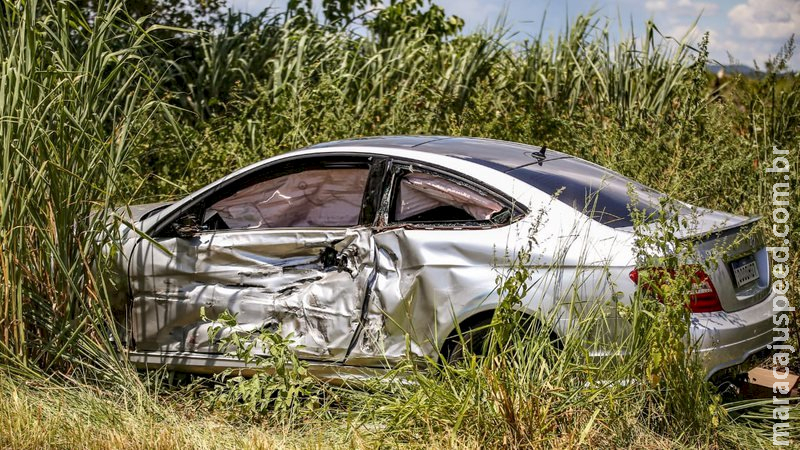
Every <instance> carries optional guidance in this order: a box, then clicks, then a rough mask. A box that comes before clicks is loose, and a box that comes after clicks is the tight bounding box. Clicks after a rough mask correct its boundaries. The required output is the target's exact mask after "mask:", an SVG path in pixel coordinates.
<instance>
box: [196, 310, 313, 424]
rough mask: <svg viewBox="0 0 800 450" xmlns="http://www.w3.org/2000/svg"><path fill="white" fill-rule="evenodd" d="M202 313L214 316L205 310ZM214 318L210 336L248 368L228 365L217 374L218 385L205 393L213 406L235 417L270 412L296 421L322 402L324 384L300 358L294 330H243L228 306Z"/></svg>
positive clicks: (226, 352)
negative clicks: (294, 344) (287, 332)
mask: <svg viewBox="0 0 800 450" xmlns="http://www.w3.org/2000/svg"><path fill="white" fill-rule="evenodd" d="M201 315H202V317H203V320H207V321H209V320H210V319H208V317H206V315H205V311H204V310H201ZM211 322H212V323H213V324H214V325H213V326H212V327H211V328H210V329H209V339H211V341H212V342H215V343H216V344H217V346H218V347H219V349H220V351H223V352H225V355H226V356H231V357H234V358H236V359H237V360H238V361H241V362H242V363H243V364H244V365H245V367H246V369H244V370H246V371H247V372H249V373H248V374H247V376H245V374H242V370H241V369H228V370H226V371H224V372H221V373H219V374H217V375H215V376H214V379H215V380H216V383H215V384H214V387H213V389H212V390H210V391H208V392H205V393H204V394H203V395H204V397H205V400H206V402H207V403H208V404H209V405H210V407H211V409H212V410H214V409H220V410H224V411H226V412H227V413H229V414H232V415H233V416H234V417H259V416H264V415H269V416H271V417H272V418H273V419H274V420H275V421H278V422H285V423H292V422H293V421H295V420H297V419H298V418H302V417H303V415H309V414H310V413H313V411H314V409H315V408H318V407H319V406H320V402H321V397H320V395H319V392H320V384H319V382H318V381H317V380H316V379H314V378H312V377H311V376H310V375H309V374H308V368H307V364H306V363H305V362H303V361H300V360H299V359H298V358H297V354H296V353H295V352H294V349H293V348H292V347H291V343H292V336H291V335H290V336H288V337H283V336H281V335H280V334H279V333H278V332H276V331H271V330H266V329H261V330H257V331H247V332H241V331H239V330H237V329H236V326H237V322H236V317H235V316H234V315H232V314H231V313H230V312H228V311H225V312H223V313H222V314H220V315H219V317H217V318H215V319H214V320H211ZM223 334H224V336H221V335H223Z"/></svg>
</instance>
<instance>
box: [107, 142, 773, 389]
mask: <svg viewBox="0 0 800 450" xmlns="http://www.w3.org/2000/svg"><path fill="white" fill-rule="evenodd" d="M570 158H572V157H570V156H568V155H565V154H563V153H558V152H552V151H549V152H548V153H546V152H545V150H543V149H541V148H539V147H532V146H526V145H522V144H514V143H506V142H500V141H491V140H484V139H467V138H447V137H427V136H421V137H414V136H402V137H388V138H372V139H365V140H350V141H340V142H334V143H327V144H321V145H319V146H315V147H312V148H309V149H303V150H299V151H295V152H290V153H287V154H284V155H280V156H277V157H274V158H270V159H268V160H265V161H262V162H260V163H257V164H254V165H251V166H248V167H246V168H244V169H242V170H239V171H237V172H235V173H233V174H231V175H229V176H227V177H225V178H223V179H221V180H218V181H216V182H214V183H212V184H210V185H208V186H206V187H205V188H202V189H200V190H198V191H197V192H194V193H192V194H190V195H189V196H187V197H186V198H184V199H182V200H179V201H177V202H175V203H172V204H169V205H164V204H161V205H158V207H157V208H156V207H155V206H153V208H152V209H151V210H150V211H147V210H146V209H147V208H131V210H132V211H133V212H135V214H136V215H137V217H134V218H133V220H135V222H134V225H135V227H136V228H137V229H138V230H137V231H136V232H134V231H132V230H127V231H126V232H127V235H126V239H125V240H124V241H123V249H124V251H123V252H122V255H123V258H122V260H120V267H121V270H123V271H125V272H126V273H127V275H128V277H127V278H128V292H127V304H126V310H127V314H126V319H125V320H126V326H127V328H128V330H127V331H128V333H127V336H128V339H127V342H126V344H127V346H128V355H129V358H130V360H131V361H133V362H134V363H136V364H138V365H141V366H148V367H150V366H164V365H166V366H168V367H170V368H173V369H176V370H186V371H193V372H206V373H207V372H216V371H219V370H224V369H225V368H229V367H238V366H239V365H240V363H239V362H237V361H235V360H232V359H231V358H230V357H228V356H226V355H224V354H223V353H222V352H221V351H220V350H219V348H218V346H217V345H216V344H217V343H216V342H212V341H211V340H210V337H209V326H210V325H209V322H208V319H213V318H215V317H217V316H218V315H219V314H221V313H222V312H223V311H229V312H231V313H233V314H235V315H236V319H237V325H236V326H235V327H229V328H228V329H224V330H223V331H222V334H221V335H220V336H217V337H216V339H217V340H218V339H219V338H221V337H224V336H225V334H229V333H238V332H246V331H256V330H264V329H266V330H274V331H277V332H279V333H281V334H282V335H283V336H285V337H287V338H290V340H291V341H292V342H293V349H294V351H295V352H296V353H297V355H298V356H299V357H300V358H301V359H304V360H306V361H307V362H308V363H309V367H310V370H311V372H312V373H314V374H315V375H317V376H319V377H321V378H326V379H343V378H347V377H351V376H354V377H358V376H372V375H374V374H375V370H381V369H385V368H390V367H392V366H394V365H396V364H398V363H400V362H402V361H405V360H407V359H408V358H412V359H419V360H423V359H425V358H435V357H436V356H437V354H438V352H439V351H440V350H441V349H442V347H443V345H444V343H445V341H446V340H447V338H448V337H450V336H452V335H453V332H454V330H455V329H456V328H457V327H458V326H459V324H463V323H465V322H467V321H468V320H470V318H473V317H476V316H477V315H480V314H491V313H492V312H493V311H494V310H495V309H496V308H497V306H498V304H499V302H500V299H499V298H498V295H497V293H496V289H495V286H496V282H497V277H498V275H500V274H502V273H504V271H505V270H506V269H507V268H508V267H509V265H510V264H511V259H512V257H511V256H510V255H516V254H517V252H518V251H519V250H520V249H521V248H522V246H523V245H526V243H527V242H528V238H529V236H530V233H531V230H534V229H535V239H536V242H537V245H536V251H535V254H534V255H533V258H532V259H531V262H530V264H531V266H532V268H533V271H532V273H533V274H534V275H533V277H534V278H535V279H534V280H532V283H531V286H532V289H531V290H530V292H528V295H527V297H526V298H525V299H523V302H522V304H521V305H519V309H521V310H522V311H524V312H529V313H535V312H553V313H555V314H556V315H557V316H558V320H557V321H556V328H557V329H555V330H553V332H554V333H555V334H557V335H558V334H563V333H565V332H566V330H567V329H568V328H569V327H570V326H573V325H574V324H575V323H578V322H580V318H581V315H582V314H583V313H584V311H585V309H586V308H589V307H595V306H597V305H600V307H601V308H603V310H604V312H605V314H604V316H605V317H606V321H605V322H604V323H603V324H602V326H600V325H601V324H598V327H597V328H598V331H597V336H598V337H599V341H602V340H603V339H615V336H618V335H620V334H624V333H625V332H626V331H627V329H628V324H626V322H625V320H623V319H622V318H621V317H620V315H619V313H618V308H617V307H618V305H619V303H620V302H622V303H625V302H628V301H629V300H630V298H631V297H632V295H633V293H634V291H635V289H636V286H635V285H634V284H633V283H631V280H630V279H629V277H628V274H629V273H630V271H631V270H632V269H633V268H634V267H635V263H636V261H635V253H634V250H633V234H632V230H631V229H629V228H626V227H625V226H624V225H625V223H624V220H623V221H618V222H614V220H619V218H618V217H616V216H612V215H610V213H607V214H606V215H605V216H598V215H596V214H594V213H592V214H588V215H587V214H585V213H582V212H581V211H579V210H576V208H575V205H574V204H573V205H570V204H568V203H565V202H564V201H557V200H554V195H553V193H552V192H547V191H546V189H544V190H543V189H540V188H537V186H536V185H535V184H532V182H531V181H530V179H531V178H532V177H541V176H547V175H548V174H547V173H546V172H543V171H544V170H545V169H546V168H547V167H548V164H552V167H556V166H557V165H558V164H560V165H561V166H564V167H572V166H570V164H572V165H574V163H572V162H570V161H566V162H565V161H564V160H568V159H570ZM573 159H574V158H573ZM557 161H561V162H557ZM586 164H589V163H586ZM526 167H529V168H530V169H531V170H528V171H527V172H526V171H525V170H526ZM578 167H580V165H578ZM597 167H599V166H592V167H590V169H591V170H598V169H597ZM569 170H571V169H569ZM604 170H605V169H604ZM542 174H544V175H542ZM565 176H571V177H573V178H580V177H578V176H576V175H569V174H567V175H563V176H562V178H559V179H555V181H553V182H552V183H555V184H559V183H570V182H571V181H570V180H569V179H566V178H563V177H565ZM564 179H566V180H567V181H563V180H564ZM552 183H551V184H552ZM642 189H644V188H642ZM643 192H644V191H643ZM645 193H646V194H649V193H650V192H649V191H647V192H645ZM609 195H613V193H612V194H609ZM359 199H360V201H359ZM608 201H609V203H610V204H613V202H614V201H616V199H615V198H614V197H613V196H611V197H608ZM612 206H613V205H612ZM609 209H610V210H613V208H612V207H609ZM726 217H728V218H732V220H734V221H737V220H740V219H741V218H739V217H738V216H726ZM146 236H147V237H146ZM720 276H721V275H720ZM767 276H768V275H767ZM763 282H764V280H761V281H759V283H761V284H763ZM761 284H758V286H760V285H761ZM753 286H756V285H755V284H753V285H750V286H749V287H748V288H747V289H750V290H753V289H756V288H754V287H753ZM749 305H750V304H748V306H749ZM759 305H761V303H759ZM759 307H760V306H759ZM740 309H741V310H740V311H737V314H739V315H738V316H737V319H738V320H741V321H744V322H746V323H749V324H750V325H748V326H750V329H754V330H761V329H762V328H763V327H762V326H761V325H762V324H761V322H762V321H763V318H761V317H760V316H759V318H757V319H751V318H750V317H748V316H747V309H746V308H740ZM759 311H760V309H759ZM203 313H204V314H205V317H204V316H203ZM699 316H702V315H699ZM721 318H722V316H719V315H718V316H715V319H716V320H720V319H721ZM710 320H711V317H699V318H697V320H696V321H695V324H696V326H695V328H693V333H695V332H696V333H697V335H696V336H694V335H693V337H696V338H697V339H705V338H704V336H707V335H708V336H710V335H714V336H725V340H727V342H722V343H720V342H719V341H714V342H709V344H708V345H707V346H706V347H704V349H703V354H704V355H707V356H708V362H707V366H708V367H709V369H710V370H713V371H716V370H720V369H721V368H724V367H726V365H732V364H734V363H736V361H738V360H740V359H742V355H744V354H746V353H748V352H754V351H756V350H757V349H760V348H763V346H765V345H766V344H767V343H768V342H766V341H765V339H766V338H765V337H763V336H761V335H759V336H756V337H753V336H740V335H739V334H737V333H736V330H734V329H728V330H723V331H719V330H714V329H711V330H709V329H710V327H711V325H710V324H711V322H710ZM753 320H755V321H756V322H753ZM751 322H752V323H751ZM704 342H705V341H704ZM730 344H736V345H738V347H736V346H734V347H735V348H736V351H735V352H731V351H728V352H727V353H725V352H723V353H719V352H715V351H713V346H720V345H722V346H725V345H727V347H726V348H728V349H730V348H732V347H731V345H730ZM704 345H705V344H704ZM719 355H722V356H719ZM723 359H724V360H723Z"/></svg>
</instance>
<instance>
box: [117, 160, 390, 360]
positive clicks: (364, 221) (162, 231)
mask: <svg viewBox="0 0 800 450" xmlns="http://www.w3.org/2000/svg"><path fill="white" fill-rule="evenodd" d="M342 158H344V159H345V160H347V161H345V162H342V161H337V159H342ZM355 162H357V163H360V164H366V165H367V166H368V168H369V173H368V175H367V182H366V186H365V191H364V195H363V197H362V203H361V211H360V214H359V220H358V224H357V225H355V226H353V227H348V228H368V229H369V230H370V231H371V232H374V228H373V226H374V223H375V218H376V215H377V211H378V210H379V207H380V201H381V200H382V198H383V195H382V194H383V183H384V178H385V175H386V173H387V170H388V166H389V158H388V157H386V156H383V155H379V154H366V153H361V152H359V153H349V152H333V153H328V152H326V153H324V154H303V155H298V156H296V157H287V158H282V159H280V160H277V161H275V162H274V163H271V164H270V163H267V164H261V165H258V166H256V167H253V168H252V169H250V170H247V169H245V170H243V171H240V172H239V173H235V174H234V175H232V176H230V177H229V178H228V179H223V180H221V181H220V182H217V183H213V184H212V185H211V186H209V187H208V188H206V189H203V190H200V191H197V192H196V193H194V194H191V195H190V196H189V198H187V199H186V200H185V201H184V202H183V204H181V205H179V206H178V207H177V208H176V209H175V210H173V211H171V212H170V213H169V214H168V215H165V216H164V217H162V218H160V219H159V220H158V222H157V223H155V224H154V225H153V226H152V227H150V230H149V234H150V235H151V236H152V237H150V238H145V237H144V236H140V237H139V238H138V241H137V242H136V244H134V246H133V248H132V251H131V255H134V254H135V253H136V249H137V248H138V247H139V245H141V242H142V241H143V240H145V239H146V240H153V241H156V240H158V239H162V238H167V237H175V234H174V232H173V231H172V230H169V228H170V226H171V225H172V224H174V223H176V221H178V220H180V218H181V217H183V216H185V215H186V214H189V213H191V212H196V211H198V210H199V211H204V210H205V209H206V208H208V206H210V205H211V204H213V201H215V200H216V199H219V198H222V197H224V196H225V195H229V194H230V193H231V192H235V191H237V190H239V189H243V188H244V187H246V186H251V185H253V184H255V183H258V182H259V181H261V180H265V179H268V178H272V177H274V176H276V175H275V174H274V172H275V168H276V167H280V168H282V169H283V171H287V169H288V168H289V167H290V166H292V165H299V166H301V169H300V170H303V169H302V167H306V166H311V165H314V164H319V163H321V165H323V166H325V167H345V166H348V165H352V164H354V163H355ZM278 176H279V175H278ZM286 229H287V230H288V229H290V228H286ZM276 230H277V228H276ZM370 245H372V244H370ZM372 272H373V273H372V274H371V276H370V277H368V278H367V282H368V283H370V280H371V279H373V276H372V275H374V267H373V268H372ZM133 276H134V275H133V273H132V271H131V270H129V271H128V277H129V286H131V282H132V281H133V280H132V279H131V278H132V277H133ZM370 291H371V286H370V285H367V286H366V287H365V296H364V299H363V301H362V303H361V304H360V307H361V316H362V317H363V315H364V314H363V311H364V310H365V309H366V307H367V305H368V302H369V297H370V295H369V294H370ZM130 294H131V295H129V302H128V312H129V314H128V320H127V322H128V323H127V328H128V330H129V340H128V342H131V343H132V344H134V345H135V343H134V342H133V339H131V338H132V333H133V330H134V326H133V323H132V317H133V316H132V313H133V312H132V310H131V308H132V306H133V292H132V289H131V290H130ZM361 326H362V323H361V321H359V323H358V325H357V328H356V330H355V332H354V333H353V335H352V337H351V342H350V344H349V346H348V349H347V352H348V353H349V352H350V351H351V350H352V347H353V344H354V341H355V338H356V337H357V336H358V335H359V333H360V329H361ZM163 353H165V354H169V353H173V354H174V353H176V352H163ZM192 354H193V355H196V356H200V357H201V358H200V359H204V360H206V362H205V363H204V365H207V360H208V359H213V358H219V357H220V356H221V355H220V354H215V353H192ZM345 357H346V355H345Z"/></svg>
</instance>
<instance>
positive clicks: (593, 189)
mask: <svg viewBox="0 0 800 450" xmlns="http://www.w3.org/2000/svg"><path fill="white" fill-rule="evenodd" d="M508 174H509V175H511V176H513V177H515V178H517V179H520V180H522V181H525V182H526V183H528V184H530V185H531V186H533V187H535V188H537V189H539V190H541V191H542V192H545V193H547V194H549V195H553V196H555V197H556V198H557V199H558V200H560V201H562V202H564V203H566V204H568V205H570V206H572V207H573V208H575V209H576V210H578V211H581V212H582V213H583V214H585V215H587V216H589V217H591V218H592V219H594V220H596V221H598V222H600V223H602V224H604V225H608V226H609V227H612V228H625V227H630V226H633V218H632V217H631V211H632V210H636V211H641V212H643V213H644V215H645V217H647V218H651V217H653V216H654V214H655V213H656V212H657V211H658V209H659V199H661V198H663V197H664V194H662V193H660V192H658V191H655V190H653V189H650V188H648V187H646V186H644V185H642V184H640V183H637V182H635V181H633V180H631V179H629V178H626V177H624V176H622V175H620V174H618V173H616V172H614V171H611V170H608V169H605V168H603V167H600V166H598V165H595V164H592V163H589V162H587V161H584V160H581V159H578V158H572V157H565V158H559V159H554V160H548V161H545V162H543V163H542V164H541V165H539V164H536V163H534V164H530V165H527V166H524V167H519V168H516V169H514V170H511V171H509V172H508ZM629 190H630V191H629ZM631 193H633V198H631V195H630V194H631Z"/></svg>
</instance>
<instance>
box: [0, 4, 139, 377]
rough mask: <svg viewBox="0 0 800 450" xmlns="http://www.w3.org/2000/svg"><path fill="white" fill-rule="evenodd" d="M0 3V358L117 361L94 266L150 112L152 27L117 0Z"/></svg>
mask: <svg viewBox="0 0 800 450" xmlns="http://www.w3.org/2000/svg"><path fill="white" fill-rule="evenodd" d="M1 6H2V7H1V8H0V12H1V13H2V14H1V15H0V42H2V43H3V45H0V145H2V163H1V164H2V165H1V166H0V174H2V175H0V176H2V182H1V183H0V199H2V201H1V202H0V230H2V234H0V248H2V252H0V270H1V271H2V274H3V278H2V279H3V282H2V285H0V361H2V363H3V365H4V366H5V367H7V368H8V367H10V368H13V370H19V371H36V370H39V369H41V370H43V371H44V372H45V373H49V372H52V371H53V370H55V369H64V370H71V369H75V368H79V367H81V366H87V367H105V366H109V365H111V366H114V365H116V364H117V363H116V361H117V358H116V356H115V350H116V349H115V348H114V347H113V345H112V344H111V340H110V338H113V339H114V341H115V342H120V337H119V336H116V331H117V330H116V319H115V318H114V317H113V316H112V311H111V308H110V306H109V303H108V300H107V298H108V297H107V293H106V292H105V291H104V289H105V287H106V286H107V285H108V283H107V282H110V279H109V278H108V272H107V271H106V270H93V269H94V268H96V267H100V266H102V265H103V258H102V257H101V254H102V253H101V252H100V248H101V246H102V245H104V244H105V243H106V241H107V238H108V237H109V236H111V235H113V230H114V226H113V220H112V217H111V213H110V211H112V207H113V206H114V205H113V204H112V199H116V198H118V196H117V194H118V192H119V189H120V179H121V175H122V173H123V171H124V170H125V167H126V165H127V164H128V162H129V159H130V155H131V151H132V148H133V145H134V142H135V141H136V139H137V138H138V137H139V136H140V135H141V133H143V132H145V130H146V126H147V124H146V122H145V121H144V119H146V118H147V117H148V114H149V113H150V112H151V111H152V110H153V105H154V103H153V98H152V96H151V95H150V92H151V85H152V80H151V79H150V78H149V74H148V73H147V71H146V64H147V59H146V57H145V56H144V55H143V54H141V53H140V49H141V48H142V46H143V44H144V43H145V41H146V40H147V38H148V37H147V36H148V35H147V33H146V32H145V31H144V30H142V29H141V28H139V27H138V26H137V24H136V23H133V22H131V21H130V20H129V19H128V18H127V16H126V15H125V11H124V9H123V6H122V4H121V3H105V2H100V3H99V5H98V7H99V9H98V12H97V15H96V16H95V17H94V18H93V20H92V22H91V23H89V22H87V19H86V18H84V17H83V16H82V15H81V14H80V13H79V11H78V10H77V8H75V6H74V5H73V4H71V3H69V2H57V3H56V2H39V1H36V0H33V1H25V2H14V1H9V0H3V3H2V5H1ZM142 125H144V127H145V128H143V127H142ZM97 373H103V372H102V371H98V372H97Z"/></svg>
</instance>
